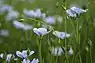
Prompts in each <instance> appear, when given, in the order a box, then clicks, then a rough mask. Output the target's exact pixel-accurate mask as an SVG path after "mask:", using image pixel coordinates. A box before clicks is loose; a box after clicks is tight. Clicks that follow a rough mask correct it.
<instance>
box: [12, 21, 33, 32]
mask: <svg viewBox="0 0 95 63" xmlns="http://www.w3.org/2000/svg"><path fill="white" fill-rule="evenodd" d="M13 25H14V26H15V27H16V28H17V29H23V30H31V29H32V26H31V25H28V24H23V23H21V22H18V21H16V20H15V21H13Z"/></svg>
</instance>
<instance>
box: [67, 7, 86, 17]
mask: <svg viewBox="0 0 95 63" xmlns="http://www.w3.org/2000/svg"><path fill="white" fill-rule="evenodd" d="M87 10H88V9H86V10H83V9H81V8H77V7H71V8H70V9H68V10H66V12H67V14H68V15H69V16H71V17H76V16H77V15H80V14H81V13H85V12H87Z"/></svg>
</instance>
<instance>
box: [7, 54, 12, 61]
mask: <svg viewBox="0 0 95 63" xmlns="http://www.w3.org/2000/svg"><path fill="white" fill-rule="evenodd" d="M12 56H13V55H12V54H8V55H7V58H6V61H7V62H8V63H9V62H10V60H11V58H12Z"/></svg>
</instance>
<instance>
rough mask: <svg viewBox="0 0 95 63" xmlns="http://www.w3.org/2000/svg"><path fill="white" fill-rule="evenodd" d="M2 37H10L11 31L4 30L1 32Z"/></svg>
mask: <svg viewBox="0 0 95 63" xmlns="http://www.w3.org/2000/svg"><path fill="white" fill-rule="evenodd" d="M0 35H1V36H4V37H8V36H9V31H8V30H6V29H2V30H0Z"/></svg>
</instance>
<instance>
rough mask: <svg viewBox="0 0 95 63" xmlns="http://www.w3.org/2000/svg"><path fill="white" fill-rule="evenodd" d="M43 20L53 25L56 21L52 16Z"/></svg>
mask: <svg viewBox="0 0 95 63" xmlns="http://www.w3.org/2000/svg"><path fill="white" fill-rule="evenodd" d="M43 20H44V21H45V22H46V23H48V24H55V23H56V19H55V17H54V16H48V17H46V18H44V19H43Z"/></svg>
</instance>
